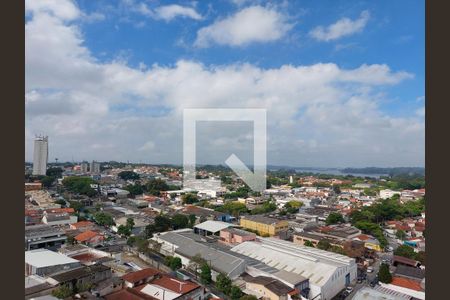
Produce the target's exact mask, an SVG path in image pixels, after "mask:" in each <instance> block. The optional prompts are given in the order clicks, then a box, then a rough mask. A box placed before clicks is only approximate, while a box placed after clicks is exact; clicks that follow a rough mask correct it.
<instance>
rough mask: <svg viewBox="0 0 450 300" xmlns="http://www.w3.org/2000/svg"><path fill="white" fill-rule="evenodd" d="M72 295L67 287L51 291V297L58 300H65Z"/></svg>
mask: <svg viewBox="0 0 450 300" xmlns="http://www.w3.org/2000/svg"><path fill="white" fill-rule="evenodd" d="M73 294H74V292H73V290H72V289H71V288H70V287H69V286H68V285H67V284H64V285H61V286H60V287H58V288H56V289H54V290H53V291H52V295H53V296H54V297H56V298H59V299H65V298H68V297H70V296H72V295H73Z"/></svg>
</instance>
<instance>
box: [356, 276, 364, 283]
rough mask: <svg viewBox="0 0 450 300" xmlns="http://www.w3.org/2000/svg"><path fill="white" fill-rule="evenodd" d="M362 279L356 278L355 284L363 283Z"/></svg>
mask: <svg viewBox="0 0 450 300" xmlns="http://www.w3.org/2000/svg"><path fill="white" fill-rule="evenodd" d="M363 280H364V279H363V278H362V277H358V279H357V280H356V282H357V283H362V282H363Z"/></svg>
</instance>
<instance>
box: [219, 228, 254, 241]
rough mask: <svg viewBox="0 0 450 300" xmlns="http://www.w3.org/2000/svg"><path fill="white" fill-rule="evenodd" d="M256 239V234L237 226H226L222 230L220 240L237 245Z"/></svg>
mask: <svg viewBox="0 0 450 300" xmlns="http://www.w3.org/2000/svg"><path fill="white" fill-rule="evenodd" d="M254 240H256V234H254V233H252V232H248V231H245V230H240V229H236V228H225V229H222V230H221V231H220V240H219V242H222V243H224V244H227V245H237V244H240V243H243V242H247V241H254Z"/></svg>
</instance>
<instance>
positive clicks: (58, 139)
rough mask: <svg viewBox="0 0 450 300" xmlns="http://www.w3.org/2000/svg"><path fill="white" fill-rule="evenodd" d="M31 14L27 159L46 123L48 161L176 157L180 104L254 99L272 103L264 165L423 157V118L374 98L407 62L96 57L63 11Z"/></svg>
mask: <svg viewBox="0 0 450 300" xmlns="http://www.w3.org/2000/svg"><path fill="white" fill-rule="evenodd" d="M30 13H31V14H32V15H31V18H30V19H29V20H28V21H27V23H26V29H25V35H26V48H25V54H26V55H25V59H26V72H25V75H26V97H25V98H26V130H25V133H26V158H27V159H28V160H30V159H31V158H32V150H33V149H32V145H33V143H32V138H33V135H34V134H36V133H45V134H48V135H49V136H50V159H51V160H52V159H53V158H54V157H58V158H59V159H60V161H64V160H71V159H72V156H74V159H75V160H77V159H87V160H91V159H96V160H121V161H127V160H130V161H139V160H142V161H143V162H144V161H145V162H153V163H156V162H158V163H174V162H175V163H181V161H182V153H181V149H182V136H181V135H182V117H181V116H182V110H183V109H184V108H208V107H211V108H218V107H219V108H220V107H248V108H255V107H259V108H266V109H267V112H268V134H269V144H268V161H269V163H271V164H288V165H292V166H295V165H303V166H305V165H316V166H327V165H328V166H358V165H359V166H367V165H384V166H386V165H395V166H399V165H421V164H423V161H424V120H423V117H421V116H420V115H414V113H412V114H411V117H410V118H400V117H392V116H390V115H389V114H386V113H385V112H383V110H382V109H381V108H380V107H379V104H378V103H379V102H378V101H379V96H378V92H379V91H380V90H381V91H382V90H383V88H384V86H386V85H394V84H399V83H401V82H402V81H403V80H407V79H409V78H411V77H412V75H411V74H409V73H406V72H402V71H394V70H391V69H390V68H389V67H388V66H387V65H362V66H360V67H358V68H354V69H343V68H340V67H339V66H338V65H336V64H333V63H317V64H313V65H283V66H280V67H274V68H261V67H258V66H255V65H252V64H231V65H219V66H212V65H203V64H201V63H199V62H194V61H188V60H180V61H178V62H177V63H176V64H175V65H171V66H158V65H153V66H148V67H145V68H144V67H143V66H141V67H136V68H132V67H130V66H128V65H127V64H126V62H124V61H113V62H100V61H99V60H98V59H97V58H95V57H94V56H93V55H92V54H91V52H90V51H89V49H88V48H87V47H86V46H85V44H84V38H83V35H82V34H81V32H80V30H79V28H78V27H77V26H76V25H74V24H72V23H70V22H71V20H72V19H70V18H69V19H68V18H67V15H68V14H66V13H57V14H55V13H53V12H51V11H49V10H48V11H43V10H42V9H40V8H38V9H36V11H35V12H34V13H33V11H32V10H30ZM79 18H81V16H79ZM69 21H70V22H69ZM381 100H382V99H381ZM246 134H247V133H246V132H243V131H242V132H238V131H237V130H230V132H229V133H228V135H226V136H218V137H217V141H216V142H212V143H210V144H209V145H205V147H204V149H203V150H204V151H205V152H204V154H203V155H202V156H201V159H203V160H204V161H205V162H210V163H212V162H214V163H222V161H214V159H215V157H219V153H222V152H223V151H227V148H226V147H227V146H229V145H231V144H232V142H231V140H228V139H229V138H230V137H232V136H236V137H239V136H241V137H242V136H243V137H245V136H246ZM221 138H222V139H221ZM243 140H244V139H242V141H243ZM223 141H226V142H225V143H224V142H223ZM139 149H141V150H142V151H138V150H139ZM379 149H382V151H381V152H380V150H379ZM145 150H147V151H145ZM148 150H151V151H148ZM220 151H222V152H220ZM208 153H212V154H211V155H209V154H208Z"/></svg>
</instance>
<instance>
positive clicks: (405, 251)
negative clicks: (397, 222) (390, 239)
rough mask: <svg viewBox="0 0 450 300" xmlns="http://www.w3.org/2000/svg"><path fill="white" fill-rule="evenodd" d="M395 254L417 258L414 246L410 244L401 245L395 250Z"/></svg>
mask: <svg viewBox="0 0 450 300" xmlns="http://www.w3.org/2000/svg"><path fill="white" fill-rule="evenodd" d="M394 255H398V256H403V257H406V258H410V259H416V253H415V252H414V248H413V247H411V246H408V245H400V246H398V247H397V249H395V250H394Z"/></svg>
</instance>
